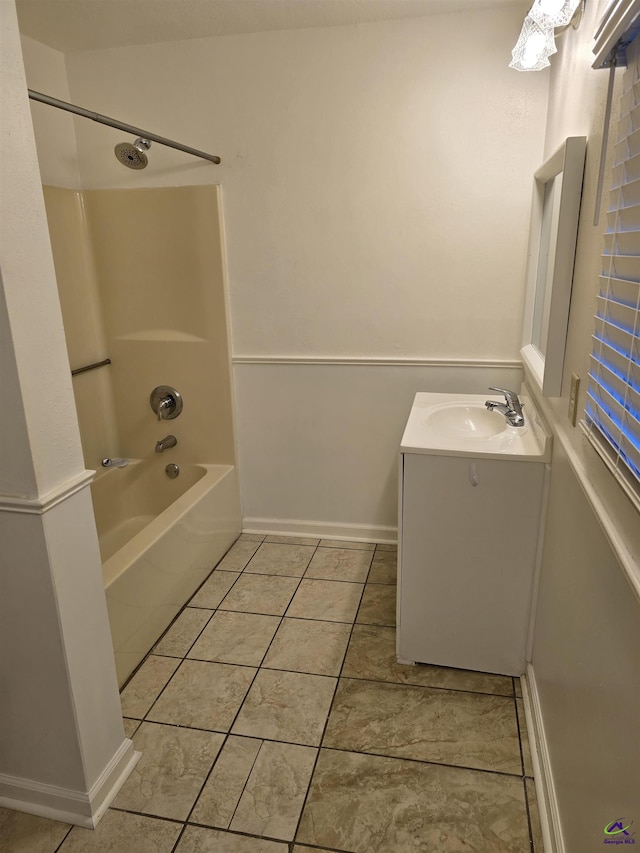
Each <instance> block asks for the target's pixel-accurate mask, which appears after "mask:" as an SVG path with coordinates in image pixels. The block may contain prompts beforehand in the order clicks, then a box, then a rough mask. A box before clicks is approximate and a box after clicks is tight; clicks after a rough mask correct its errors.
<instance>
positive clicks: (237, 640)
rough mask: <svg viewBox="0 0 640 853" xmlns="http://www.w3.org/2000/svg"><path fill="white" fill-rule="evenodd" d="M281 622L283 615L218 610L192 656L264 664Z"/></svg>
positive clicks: (202, 658) (245, 663) (250, 664)
mask: <svg viewBox="0 0 640 853" xmlns="http://www.w3.org/2000/svg"><path fill="white" fill-rule="evenodd" d="M279 624H280V617H279V616H261V615H258V614H257V613H236V612H234V611H231V610H218V612H217V613H216V614H215V616H214V617H213V618H212V619H211V621H210V622H209V624H208V625H207V627H206V628H205V629H204V631H203V632H202V634H201V635H200V637H199V638H198V640H197V642H196V643H195V645H194V646H193V648H192V649H191V651H190V652H189V655H188V657H190V658H197V659H199V660H211V661H219V662H220V663H236V664H243V665H244V666H260V663H261V661H262V658H263V657H264V653H265V652H266V651H267V649H268V648H269V643H270V642H271V640H272V639H273V635H274V634H275V632H276V630H277V628H278V625H279Z"/></svg>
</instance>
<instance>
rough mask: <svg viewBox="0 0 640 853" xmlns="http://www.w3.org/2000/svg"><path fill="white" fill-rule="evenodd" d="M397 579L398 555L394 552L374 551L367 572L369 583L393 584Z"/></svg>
mask: <svg viewBox="0 0 640 853" xmlns="http://www.w3.org/2000/svg"><path fill="white" fill-rule="evenodd" d="M397 577H398V555H397V554H396V553H395V551H376V553H375V554H374V555H373V561H372V563H371V571H370V572H369V580H368V582H369V583H386V584H395V583H396V582H397Z"/></svg>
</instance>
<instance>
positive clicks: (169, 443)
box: [156, 435, 178, 453]
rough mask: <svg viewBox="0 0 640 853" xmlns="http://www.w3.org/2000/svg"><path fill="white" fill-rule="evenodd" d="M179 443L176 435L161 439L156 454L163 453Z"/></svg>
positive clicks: (157, 444)
mask: <svg viewBox="0 0 640 853" xmlns="http://www.w3.org/2000/svg"><path fill="white" fill-rule="evenodd" d="M177 443H178V439H177V438H176V437H175V435H168V436H166V437H165V438H162V439H160V441H156V453H163V452H164V451H165V450H168V449H169V448H170V447H175V446H176V444H177Z"/></svg>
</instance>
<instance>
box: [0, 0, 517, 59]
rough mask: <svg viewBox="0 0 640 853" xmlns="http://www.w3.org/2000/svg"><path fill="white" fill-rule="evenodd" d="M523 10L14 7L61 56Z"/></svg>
mask: <svg viewBox="0 0 640 853" xmlns="http://www.w3.org/2000/svg"><path fill="white" fill-rule="evenodd" d="M0 1H1V0H0ZM525 4H526V0H16V7H17V10H18V20H19V23H20V30H21V32H22V33H23V34H25V35H27V36H30V37H31V38H33V39H35V40H36V41H39V42H42V43H43V44H46V45H49V46H50V47H53V48H55V49H56V50H60V51H63V52H64V53H67V52H70V51H76V50H101V49H104V48H111V47H127V46H131V45H138V44H154V43H159V42H172V41H182V40H185V39H197V38H207V37H210V36H223V35H233V34H238V33H255V32H265V31H266V30H289V29H299V28H306V27H331V26H338V25H341V24H356V23H366V22H372V21H387V20H394V19H400V18H415V17H420V16H422V15H432V14H439V13H443V12H460V11H466V10H471V9H473V10H476V11H477V10H483V9H491V8H496V7H500V6H515V7H523V6H524V5H525Z"/></svg>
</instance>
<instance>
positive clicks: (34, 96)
mask: <svg viewBox="0 0 640 853" xmlns="http://www.w3.org/2000/svg"><path fill="white" fill-rule="evenodd" d="M28 91H29V97H30V98H31V100H32V101H40V103H42V104H48V105H49V106H50V107H57V108H58V109H59V110H66V111H67V112H69V113H75V114H76V115H79V116H83V118H90V119H91V121H97V122H98V123H99V124H107V125H109V127H115V128H116V129H117V130H123V131H124V132H125V133H133V134H135V135H136V136H141V137H142V138H143V139H149V140H150V141H151V142H159V143H160V145H166V146H167V147H169V148H176V149H177V150H178V151H184V152H185V153H186V154H193V156H194V157H201V158H202V159H203V160H210V161H211V162H212V163H219V162H220V158H219V157H218V156H216V155H215V154H207V153H206V151H198V149H197V148H189V146H188V145H182V144H181V143H180V142H174V141H173V139H167V138H166V137H164V136H158V135H157V134H156V133H149V131H148V130H142V129H141V128H139V127H134V126H133V125H131V124H125V123H124V122H122V121H118V120H117V119H115V118H109V116H103V115H100V113H93V112H91V110H85V109H84V108H83V107H77V106H76V105H75V104H68V103H67V102H66V101H59V100H58V99H57V98H52V97H51V96H50V95H43V94H42V92H35V91H34V90H33V89H29V90H28Z"/></svg>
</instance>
